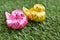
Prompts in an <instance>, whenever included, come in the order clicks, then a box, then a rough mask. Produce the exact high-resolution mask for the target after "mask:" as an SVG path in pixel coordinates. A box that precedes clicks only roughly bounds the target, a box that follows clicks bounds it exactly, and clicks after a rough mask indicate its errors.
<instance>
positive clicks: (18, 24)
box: [5, 9, 28, 29]
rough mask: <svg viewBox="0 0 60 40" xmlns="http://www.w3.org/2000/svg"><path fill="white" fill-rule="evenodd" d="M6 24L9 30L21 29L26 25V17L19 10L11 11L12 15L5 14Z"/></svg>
mask: <svg viewBox="0 0 60 40" xmlns="http://www.w3.org/2000/svg"><path fill="white" fill-rule="evenodd" d="M5 15H6V19H7V20H6V23H7V25H8V27H9V28H12V29H22V28H24V27H25V25H26V24H27V23H28V20H27V17H26V16H25V15H24V14H23V12H22V11H21V10H19V9H16V10H14V11H12V13H11V14H10V13H8V12H5Z"/></svg>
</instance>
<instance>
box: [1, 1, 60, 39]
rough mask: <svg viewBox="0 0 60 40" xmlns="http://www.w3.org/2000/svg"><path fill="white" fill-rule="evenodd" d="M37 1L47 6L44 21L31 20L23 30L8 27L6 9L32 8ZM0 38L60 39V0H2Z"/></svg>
mask: <svg viewBox="0 0 60 40" xmlns="http://www.w3.org/2000/svg"><path fill="white" fill-rule="evenodd" d="M37 3H41V4H43V5H44V6H45V7H46V20H45V21H44V22H42V23H35V22H32V21H29V23H28V24H27V25H26V27H25V28H24V29H22V30H12V29H9V28H8V27H7V25H6V23H5V21H6V17H5V11H8V12H12V11H13V10H14V9H17V8H19V9H22V7H23V6H25V7H28V8H30V7H32V6H33V5H34V4H37ZM0 40H60V0H0Z"/></svg>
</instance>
